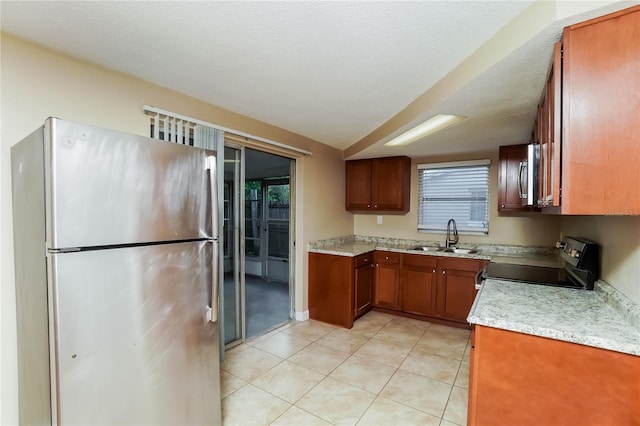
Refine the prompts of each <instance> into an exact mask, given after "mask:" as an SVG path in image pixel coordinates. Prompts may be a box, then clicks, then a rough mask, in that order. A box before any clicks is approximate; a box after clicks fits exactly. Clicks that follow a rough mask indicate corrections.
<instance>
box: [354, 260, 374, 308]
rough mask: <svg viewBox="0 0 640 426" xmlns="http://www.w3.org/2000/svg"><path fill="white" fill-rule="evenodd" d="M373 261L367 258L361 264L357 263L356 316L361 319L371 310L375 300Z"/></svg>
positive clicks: (355, 285)
mask: <svg viewBox="0 0 640 426" xmlns="http://www.w3.org/2000/svg"><path fill="white" fill-rule="evenodd" d="M372 261H373V259H372V258H371V256H367V257H366V258H364V259H362V260H361V261H360V262H358V261H356V270H355V282H354V289H355V295H354V299H355V311H354V316H355V317H359V316H360V315H363V314H365V313H367V312H368V311H369V310H370V309H371V302H372V298H373V262H372Z"/></svg>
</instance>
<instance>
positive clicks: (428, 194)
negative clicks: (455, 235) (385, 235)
mask: <svg viewBox="0 0 640 426" xmlns="http://www.w3.org/2000/svg"><path fill="white" fill-rule="evenodd" d="M490 164H491V163H490V160H477V161H456V162H452V163H433V164H419V165H418V231H421V232H444V231H446V229H447V222H448V221H449V219H455V221H456V225H457V228H458V232H459V233H465V234H485V235H486V234H488V233H489V166H490Z"/></svg>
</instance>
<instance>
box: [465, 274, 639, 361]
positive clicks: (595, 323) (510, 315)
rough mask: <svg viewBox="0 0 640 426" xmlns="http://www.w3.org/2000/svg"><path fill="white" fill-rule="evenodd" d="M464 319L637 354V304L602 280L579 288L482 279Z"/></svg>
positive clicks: (494, 326)
mask: <svg viewBox="0 0 640 426" xmlns="http://www.w3.org/2000/svg"><path fill="white" fill-rule="evenodd" d="M467 321H469V322H470V323H471V324H476V325H482V326H487V327H493V328H497V329H503V330H508V331H515V332H518V333H524V334H530V335H533V336H540V337H547V338H550V339H556V340H562V341H566V342H571V343H577V344H581V345H586V346H592V347H596V348H602V349H607V350H612V351H616V352H622V353H626V354H631V355H636V356H640V327H639V325H640V324H639V321H638V306H637V305H635V304H634V303H633V302H631V301H630V300H628V299H626V298H625V297H624V296H622V295H620V294H619V293H618V292H617V291H616V290H615V289H613V288H612V287H611V286H610V285H609V284H607V283H606V282H604V281H602V280H599V281H597V282H596V284H595V290H594V291H583V290H575V289H567V288H559V287H551V286H545V285H537V284H527V283H520V282H511V281H503V280H495V279H487V280H485V281H484V283H483V285H482V288H481V289H480V292H479V293H478V295H477V297H476V299H475V301H474V304H473V306H472V308H471V311H470V313H469V316H468V318H467Z"/></svg>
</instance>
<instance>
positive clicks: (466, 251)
mask: <svg viewBox="0 0 640 426" xmlns="http://www.w3.org/2000/svg"><path fill="white" fill-rule="evenodd" d="M443 251H445V252H448V253H458V254H474V253H477V252H478V250H475V249H465V248H454V247H452V248H446V249H443Z"/></svg>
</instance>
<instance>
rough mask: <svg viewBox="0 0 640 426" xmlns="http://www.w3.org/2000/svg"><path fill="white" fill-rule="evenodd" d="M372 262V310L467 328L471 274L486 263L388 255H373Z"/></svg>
mask: <svg viewBox="0 0 640 426" xmlns="http://www.w3.org/2000/svg"><path fill="white" fill-rule="evenodd" d="M390 256H392V257H390ZM374 260H375V264H376V266H375V271H376V272H375V279H374V282H375V284H374V287H375V290H374V301H373V305H374V307H379V308H384V309H393V310H396V311H398V312H400V313H405V314H410V315H413V316H420V317H424V319H426V320H429V319H432V320H433V319H438V320H443V323H448V324H451V325H453V323H458V324H465V325H467V316H468V315H469V310H471V305H473V301H474V299H475V296H476V293H477V291H476V289H475V275H476V273H477V272H478V271H480V270H481V269H482V268H483V267H484V266H485V264H486V261H484V260H478V259H467V258H457V257H456V258H454V257H444V256H432V255H421V254H406V253H405V254H401V253H390V252H376V253H375V256H374Z"/></svg>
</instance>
